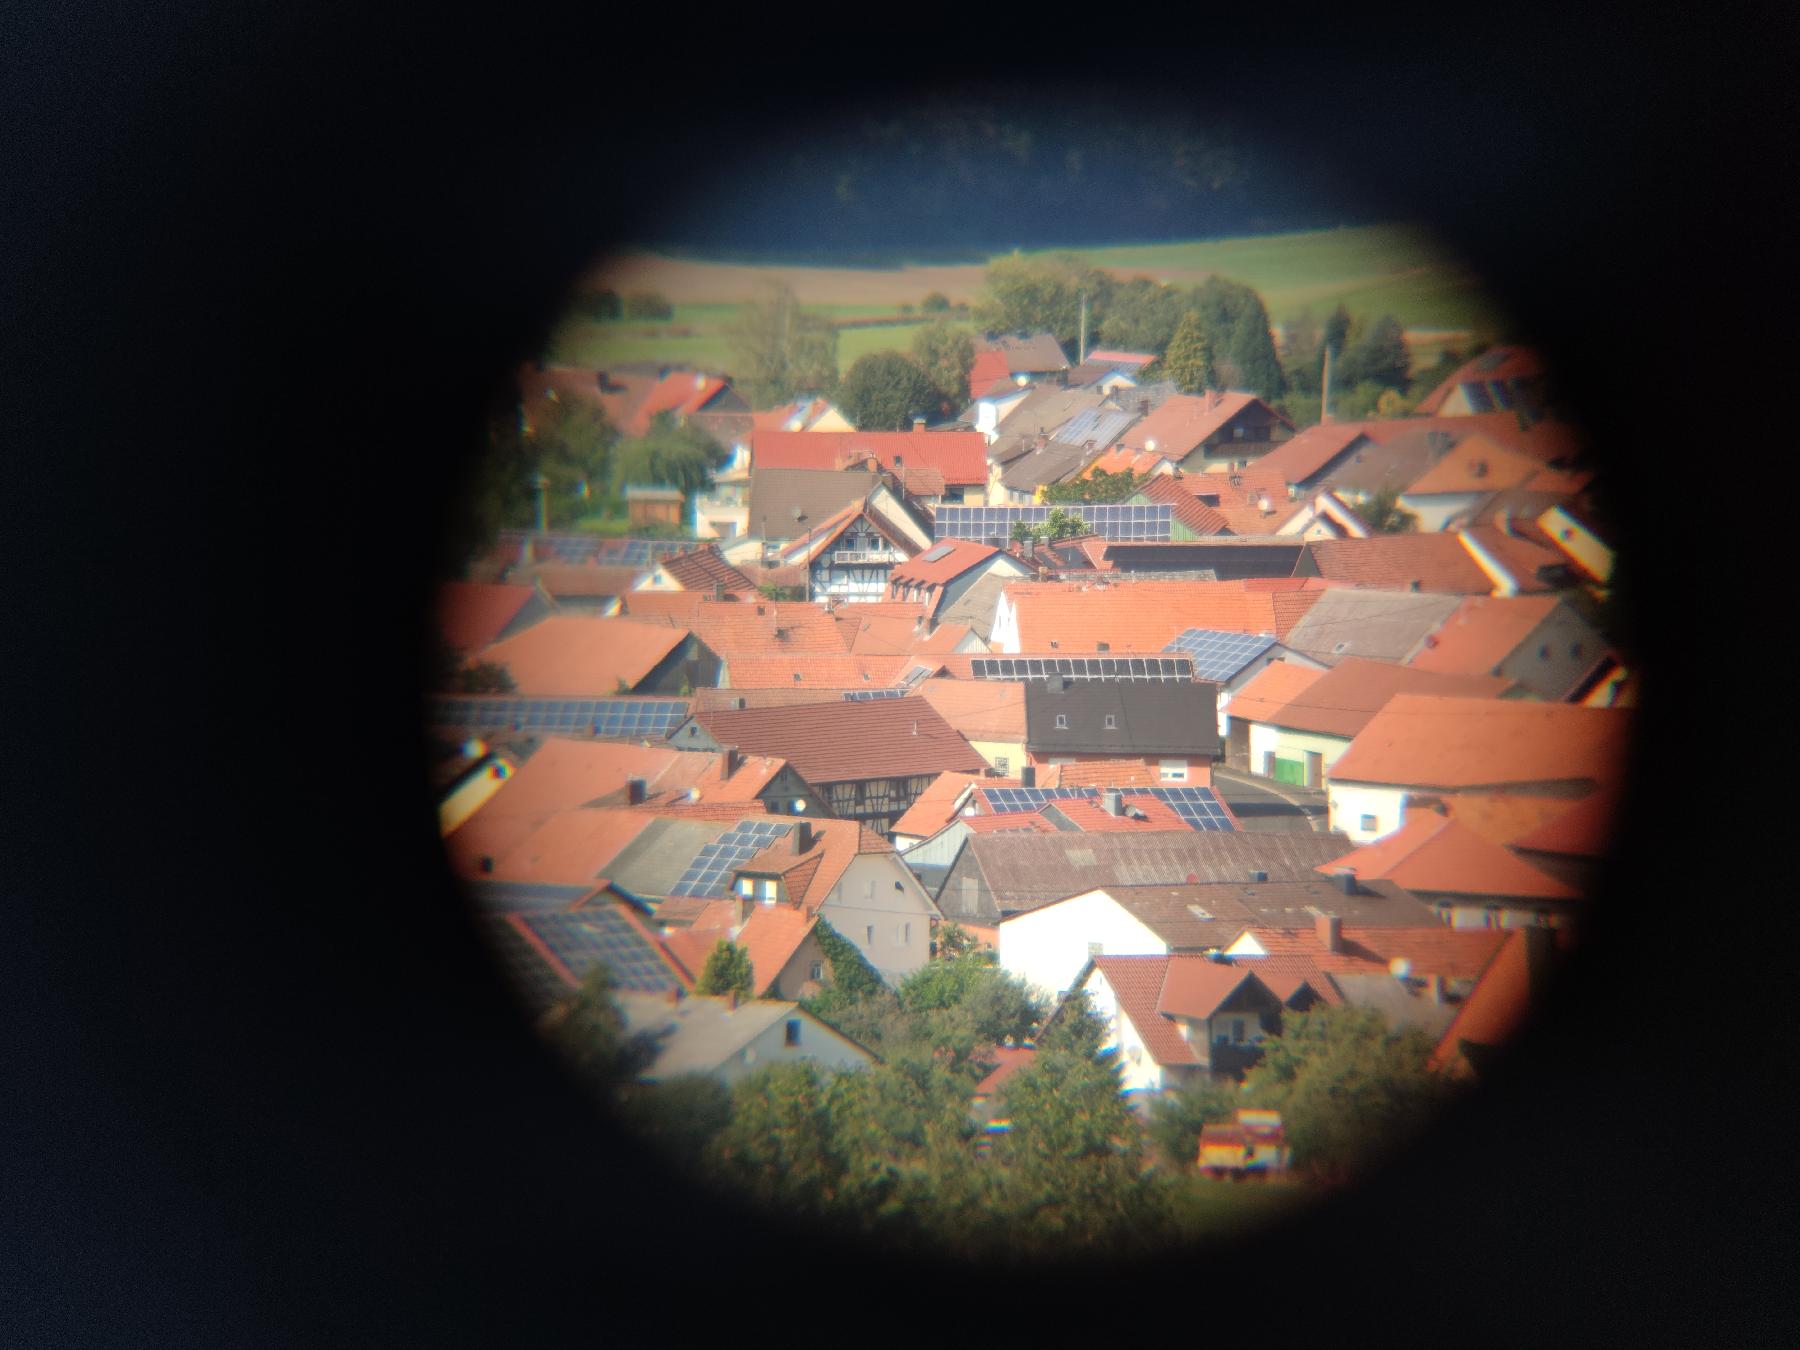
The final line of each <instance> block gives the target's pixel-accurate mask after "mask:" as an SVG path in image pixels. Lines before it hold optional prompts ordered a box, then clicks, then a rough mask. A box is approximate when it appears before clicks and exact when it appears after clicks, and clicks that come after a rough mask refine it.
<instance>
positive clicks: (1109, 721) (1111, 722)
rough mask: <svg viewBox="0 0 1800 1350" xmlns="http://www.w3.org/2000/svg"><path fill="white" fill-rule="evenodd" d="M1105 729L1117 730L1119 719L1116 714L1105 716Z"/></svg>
mask: <svg viewBox="0 0 1800 1350" xmlns="http://www.w3.org/2000/svg"><path fill="white" fill-rule="evenodd" d="M1106 729H1107V730H1108V731H1117V730H1118V729H1119V718H1118V715H1117V714H1116V713H1108V714H1106Z"/></svg>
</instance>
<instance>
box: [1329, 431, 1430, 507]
mask: <svg viewBox="0 0 1800 1350" xmlns="http://www.w3.org/2000/svg"><path fill="white" fill-rule="evenodd" d="M1452 439H1453V438H1452V437H1450V436H1448V435H1446V434H1444V433H1442V432H1439V431H1435V430H1424V431H1411V432H1407V433H1406V434H1405V435H1403V436H1396V437H1394V439H1393V440H1391V441H1389V442H1388V443H1387V444H1386V445H1382V444H1381V443H1380V442H1378V441H1370V442H1369V443H1368V444H1367V445H1364V446H1361V447H1359V448H1358V449H1357V450H1355V451H1353V452H1352V453H1351V454H1350V456H1349V457H1348V458H1346V459H1340V460H1339V461H1338V462H1337V463H1336V464H1334V465H1333V466H1332V467H1331V469H1330V470H1329V471H1328V472H1327V473H1325V475H1324V476H1323V477H1321V478H1320V479H1319V480H1318V481H1317V483H1316V484H1315V485H1314V488H1315V489H1328V490H1330V491H1333V492H1348V493H1350V494H1351V495H1353V496H1354V495H1355V494H1358V493H1362V492H1368V493H1375V492H1380V491H1381V490H1382V489H1383V488H1394V489H1395V490H1399V489H1401V488H1404V487H1406V485H1407V484H1409V483H1412V482H1415V481H1416V480H1417V479H1418V477H1419V476H1420V475H1421V474H1423V473H1424V472H1425V470H1427V469H1429V468H1430V467H1431V466H1432V465H1433V464H1435V463H1437V461H1438V460H1440V459H1442V458H1443V457H1444V455H1445V453H1447V452H1448V450H1449V449H1450V444H1449V443H1450V441H1451V440H1452Z"/></svg>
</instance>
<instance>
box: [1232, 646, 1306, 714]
mask: <svg viewBox="0 0 1800 1350" xmlns="http://www.w3.org/2000/svg"><path fill="white" fill-rule="evenodd" d="M1324 673H1325V672H1324V671H1322V670H1310V669H1308V668H1307V667H1305V666H1298V665H1295V664H1294V663H1293V662H1291V661H1271V662H1270V663H1269V664H1268V665H1266V666H1264V667H1263V668H1262V669H1261V670H1259V671H1257V672H1256V674H1255V675H1253V676H1252V677H1251V678H1250V679H1249V680H1248V681H1246V682H1245V684H1244V686H1243V687H1242V688H1240V689H1239V690H1238V691H1237V692H1236V693H1235V694H1233V695H1232V696H1231V702H1230V703H1229V704H1228V705H1227V706H1226V709H1225V710H1226V712H1228V713H1230V714H1231V716H1233V717H1236V718H1240V719H1242V720H1243V721H1246V722H1267V721H1269V720H1271V719H1272V718H1273V717H1274V716H1275V714H1276V713H1277V712H1278V711H1280V710H1281V709H1282V708H1283V707H1285V706H1286V705H1287V704H1288V703H1290V702H1291V701H1293V700H1294V699H1296V698H1299V697H1300V696H1301V695H1302V694H1304V693H1305V692H1306V691H1307V690H1308V689H1309V688H1311V687H1312V686H1313V685H1314V684H1316V683H1317V682H1318V680H1319V677H1320V676H1321V675H1323V674H1324Z"/></svg>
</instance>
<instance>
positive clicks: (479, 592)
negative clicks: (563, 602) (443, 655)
mask: <svg viewBox="0 0 1800 1350" xmlns="http://www.w3.org/2000/svg"><path fill="white" fill-rule="evenodd" d="M537 593H538V590H537V587H535V586H508V585H503V584H487V585H484V584H482V583H480V582H474V581H452V582H448V583H446V584H445V585H442V586H440V587H438V604H437V620H438V631H439V633H441V634H442V635H443V639H444V641H445V642H447V643H448V644H449V645H450V646H451V647H453V648H455V649H456V650H457V651H465V652H473V651H480V650H481V649H482V648H483V647H486V646H487V645H488V644H490V643H491V642H493V641H494V639H496V638H497V637H499V636H500V630H501V629H503V628H505V627H506V625H507V624H509V623H511V622H512V621H513V620H514V619H515V618H517V617H518V615H519V611H520V610H522V609H524V608H525V606H526V605H528V604H530V603H531V600H532V597H533V596H535V595H537Z"/></svg>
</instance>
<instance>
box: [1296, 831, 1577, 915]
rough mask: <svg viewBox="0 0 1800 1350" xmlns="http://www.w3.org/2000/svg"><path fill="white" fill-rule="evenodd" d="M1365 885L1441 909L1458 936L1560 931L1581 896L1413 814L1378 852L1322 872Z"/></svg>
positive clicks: (1491, 847)
mask: <svg viewBox="0 0 1800 1350" xmlns="http://www.w3.org/2000/svg"><path fill="white" fill-rule="evenodd" d="M1346 867H1347V868H1349V869H1351V870H1352V871H1353V872H1355V874H1356V876H1357V878H1358V879H1360V880H1366V881H1391V882H1393V883H1394V884H1395V885H1397V886H1404V887H1405V888H1406V889H1407V890H1409V891H1411V892H1412V893H1413V894H1414V895H1416V896H1418V897H1419V899H1421V900H1424V901H1426V902H1427V903H1428V904H1433V905H1436V906H1437V908H1438V912H1439V913H1440V914H1442V915H1443V916H1444V921H1445V922H1446V923H1448V924H1450V925H1451V926H1452V927H1454V928H1522V927H1527V926H1531V925H1539V926H1545V927H1561V926H1562V925H1564V924H1566V923H1568V922H1569V921H1570V920H1571V919H1572V918H1573V917H1574V914H1575V912H1576V906H1577V905H1578V904H1579V902H1580V900H1581V892H1580V891H1578V890H1576V889H1575V888H1574V887H1573V886H1570V885H1569V884H1568V883H1566V882H1564V881H1560V880H1558V879H1557V878H1556V877H1553V876H1551V875H1549V874H1548V873H1545V872H1541V871H1539V870H1538V869H1537V868H1535V867H1533V866H1531V865H1530V864H1529V863H1527V862H1525V861H1524V860H1523V859H1522V858H1520V857H1519V856H1518V855H1517V854H1516V853H1514V852H1512V851H1511V850H1509V849H1508V848H1507V847H1506V846H1505V845H1504V844H1499V843H1496V842H1494V841H1493V840H1491V839H1486V838H1484V837H1482V836H1481V835H1480V834H1478V833H1477V832H1476V831H1474V830H1472V829H1470V828H1469V827H1468V826H1467V825H1465V824H1463V823H1462V822H1461V821H1458V820H1455V819H1453V818H1451V817H1450V816H1448V815H1438V814H1437V813H1436V812H1434V811H1428V810H1420V809H1417V808H1415V809H1413V810H1411V811H1409V812H1408V813H1407V817H1406V823H1405V824H1404V825H1402V826H1401V827H1400V828H1399V829H1397V830H1395V831H1394V832H1393V833H1392V834H1390V835H1388V836H1386V837H1385V838H1383V839H1378V840H1376V841H1375V842H1374V843H1372V844H1365V845H1363V846H1362V847H1361V848H1359V849H1356V850H1354V851H1352V852H1350V853H1346V854H1345V855H1344V856H1343V857H1341V858H1336V859H1333V860H1332V861H1331V862H1329V863H1325V864H1322V865H1321V866H1320V867H1319V871H1321V872H1324V873H1327V874H1330V873H1333V872H1335V871H1337V870H1338V869H1341V868H1346Z"/></svg>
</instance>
